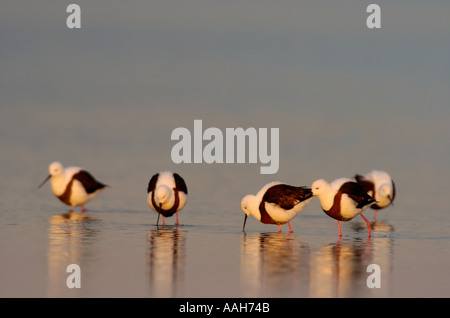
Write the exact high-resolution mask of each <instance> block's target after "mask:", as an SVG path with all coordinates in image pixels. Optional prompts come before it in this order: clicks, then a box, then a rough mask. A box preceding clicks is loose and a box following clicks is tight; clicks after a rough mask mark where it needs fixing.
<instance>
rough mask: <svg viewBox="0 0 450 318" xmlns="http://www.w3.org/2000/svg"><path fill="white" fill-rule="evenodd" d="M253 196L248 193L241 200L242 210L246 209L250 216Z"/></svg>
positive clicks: (245, 211)
mask: <svg viewBox="0 0 450 318" xmlns="http://www.w3.org/2000/svg"><path fill="white" fill-rule="evenodd" d="M252 197H253V196H252V195H250V194H248V195H246V196H245V197H243V198H242V201H241V209H242V211H244V213H245V215H247V216H249V215H250V214H251V212H250V203H251V198H252Z"/></svg>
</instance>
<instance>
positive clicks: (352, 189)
mask: <svg viewBox="0 0 450 318" xmlns="http://www.w3.org/2000/svg"><path fill="white" fill-rule="evenodd" d="M340 190H341V192H342V193H345V194H347V195H348V196H349V197H350V198H352V199H353V200H354V201H355V202H356V203H357V206H356V207H357V208H358V209H361V208H363V207H364V206H366V205H368V204H370V203H372V202H375V199H374V198H372V197H371V196H370V195H368V194H367V192H366V191H364V189H363V187H362V186H361V185H359V184H358V183H356V182H352V181H349V182H346V183H344V184H343V185H342V186H341V188H340Z"/></svg>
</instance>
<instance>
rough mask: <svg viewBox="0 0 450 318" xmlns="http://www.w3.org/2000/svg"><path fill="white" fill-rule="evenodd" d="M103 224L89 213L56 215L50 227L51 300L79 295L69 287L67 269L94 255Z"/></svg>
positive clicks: (50, 221) (49, 282)
mask: <svg viewBox="0 0 450 318" xmlns="http://www.w3.org/2000/svg"><path fill="white" fill-rule="evenodd" d="M98 224H99V220H98V219H96V218H95V217H93V216H91V215H89V214H87V213H65V214H55V215H52V216H51V217H50V220H49V227H48V238H49V242H48V251H47V258H48V289H47V295H48V297H56V296H63V295H68V294H69V293H70V295H75V293H76V292H77V291H76V290H72V289H68V288H67V286H66V279H67V275H68V274H67V272H66V269H67V266H68V265H69V264H78V265H80V267H82V266H83V265H82V264H83V262H84V260H85V259H86V258H88V257H89V255H91V254H93V253H94V252H93V251H92V248H93V244H92V243H93V242H94V241H95V238H96V236H97V234H98V232H99V226H98Z"/></svg>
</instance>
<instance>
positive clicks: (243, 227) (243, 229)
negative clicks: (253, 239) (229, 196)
mask: <svg viewBox="0 0 450 318" xmlns="http://www.w3.org/2000/svg"><path fill="white" fill-rule="evenodd" d="M247 217H248V215H247V214H246V215H245V218H244V225H243V226H242V232H245V223H247Z"/></svg>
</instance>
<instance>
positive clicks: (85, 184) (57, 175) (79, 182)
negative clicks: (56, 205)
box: [39, 161, 108, 212]
mask: <svg viewBox="0 0 450 318" xmlns="http://www.w3.org/2000/svg"><path fill="white" fill-rule="evenodd" d="M48 170H49V173H50V174H49V175H48V177H47V178H46V179H45V180H44V181H43V182H42V183H41V184H40V185H39V188H40V187H42V186H43V185H44V183H46V182H47V181H48V180H49V179H51V185H52V190H53V193H54V194H55V196H56V197H57V198H58V199H60V200H61V201H62V202H63V203H65V204H67V205H70V206H71V208H70V212H73V210H74V208H75V207H76V206H80V207H81V209H82V211H83V212H85V211H86V208H85V207H84V205H85V204H86V203H87V202H89V201H90V200H92V199H93V198H95V197H96V196H97V194H99V192H101V191H102V190H103V189H105V188H106V187H108V186H107V185H105V184H103V183H101V182H100V181H97V180H96V179H95V178H94V177H93V176H92V175H91V174H90V173H89V172H88V171H86V170H84V169H82V168H80V167H67V168H65V169H64V167H63V165H62V164H61V163H60V162H58V161H55V162H52V163H51V164H50V166H49V168H48Z"/></svg>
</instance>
